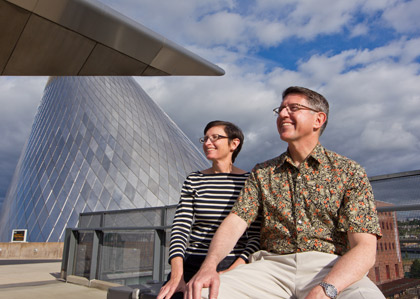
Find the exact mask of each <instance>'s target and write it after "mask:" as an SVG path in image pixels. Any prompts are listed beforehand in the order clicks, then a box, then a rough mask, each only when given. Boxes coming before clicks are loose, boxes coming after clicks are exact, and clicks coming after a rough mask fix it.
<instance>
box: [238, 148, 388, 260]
mask: <svg viewBox="0 0 420 299" xmlns="http://www.w3.org/2000/svg"><path fill="white" fill-rule="evenodd" d="M232 212H233V213H235V214H236V215H238V216H239V217H241V218H242V219H244V220H245V221H246V222H247V223H248V225H250V224H251V223H252V222H253V221H254V220H255V218H256V217H257V215H259V214H261V216H262V224H261V239H260V242H261V249H263V250H267V251H270V252H274V253H278V254H289V253H296V252H304V251H320V252H325V253H332V254H337V255H343V254H344V253H345V252H346V251H347V250H348V249H349V244H348V238H347V232H354V233H370V234H375V235H377V237H378V238H379V237H381V230H380V226H379V221H378V216H377V212H376V206H375V201H374V197H373V192H372V187H371V185H370V183H369V180H368V177H367V175H366V172H365V170H364V169H363V168H362V167H361V166H360V165H359V164H357V163H356V162H354V161H352V160H350V159H348V158H346V157H343V156H341V155H339V154H336V153H334V152H332V151H329V150H327V149H325V148H324V147H323V146H322V145H320V144H318V145H317V146H316V147H315V148H314V150H313V151H312V153H311V154H310V155H309V156H308V157H307V158H306V159H305V161H304V162H302V163H301V164H300V165H299V167H296V166H295V164H294V163H293V161H292V159H291V157H290V156H289V154H288V153H287V152H286V153H283V154H282V155H281V156H279V157H277V158H274V159H272V160H269V161H266V162H263V163H261V164H257V165H256V166H255V167H254V169H253V170H252V172H251V175H250V176H249V178H248V180H247V181H246V183H245V186H244V188H243V189H242V191H241V193H240V195H239V197H238V200H237V202H236V203H235V205H234V206H233V209H232Z"/></svg>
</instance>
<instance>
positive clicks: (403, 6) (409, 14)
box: [383, 0, 420, 33]
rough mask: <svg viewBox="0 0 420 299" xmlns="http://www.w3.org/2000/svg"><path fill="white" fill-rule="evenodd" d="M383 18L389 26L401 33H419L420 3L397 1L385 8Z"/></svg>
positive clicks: (414, 0)
mask: <svg viewBox="0 0 420 299" xmlns="http://www.w3.org/2000/svg"><path fill="white" fill-rule="evenodd" d="M383 17H384V19H385V20H386V21H388V22H389V23H390V25H391V26H392V27H393V28H394V29H395V30H397V31H398V32H402V33H419V32H420V28H419V26H418V22H419V19H420V2H419V1H417V0H411V1H398V2H397V3H395V6H390V7H387V9H386V10H385V12H384V14H383Z"/></svg>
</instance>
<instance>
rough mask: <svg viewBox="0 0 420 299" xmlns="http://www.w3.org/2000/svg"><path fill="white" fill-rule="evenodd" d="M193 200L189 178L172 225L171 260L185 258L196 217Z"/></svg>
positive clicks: (183, 187)
mask: <svg viewBox="0 0 420 299" xmlns="http://www.w3.org/2000/svg"><path fill="white" fill-rule="evenodd" d="M193 198H194V191H193V189H192V188H191V181H190V179H189V177H187V179H186V180H185V182H184V184H183V186H182V189H181V197H180V200H179V203H178V206H177V208H176V211H175V217H174V220H173V223H172V231H171V241H170V245H169V260H171V259H173V258H174V257H176V256H180V257H182V258H184V255H185V250H186V248H187V244H188V239H189V235H190V231H191V225H192V222H193V217H194V213H193V210H194V208H193Z"/></svg>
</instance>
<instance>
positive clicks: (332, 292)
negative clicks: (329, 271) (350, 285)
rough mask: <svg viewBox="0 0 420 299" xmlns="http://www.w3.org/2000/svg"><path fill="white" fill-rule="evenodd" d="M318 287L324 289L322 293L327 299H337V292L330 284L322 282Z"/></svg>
mask: <svg viewBox="0 0 420 299" xmlns="http://www.w3.org/2000/svg"><path fill="white" fill-rule="evenodd" d="M319 285H320V286H321V287H323V288H324V292H325V294H326V295H327V296H328V297H330V298H332V299H335V298H337V293H338V292H337V288H336V287H335V286H333V285H332V284H329V283H326V282H325V281H322V282H321V283H320V284H319Z"/></svg>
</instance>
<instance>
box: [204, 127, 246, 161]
mask: <svg viewBox="0 0 420 299" xmlns="http://www.w3.org/2000/svg"><path fill="white" fill-rule="evenodd" d="M217 126H223V127H224V131H225V133H226V135H227V137H229V143H230V142H231V140H233V139H235V138H238V139H239V141H240V143H239V145H238V146H237V147H236V149H235V150H234V151H233V153H232V163H234V162H235V159H236V157H237V156H238V154H239V152H240V151H241V148H242V144H243V143H244V134H243V133H242V130H241V129H239V127H238V126H236V125H235V124H233V123H231V122H228V121H223V120H214V121H211V122H209V123H208V124H207V126H206V127H205V128H204V135H205V134H206V133H207V131H208V130H210V129H211V128H213V127H217Z"/></svg>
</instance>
